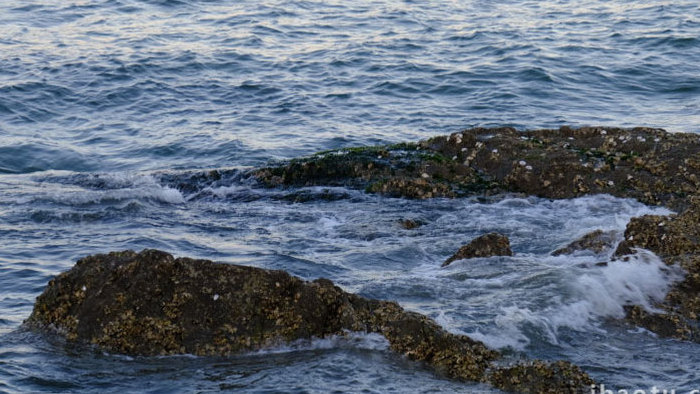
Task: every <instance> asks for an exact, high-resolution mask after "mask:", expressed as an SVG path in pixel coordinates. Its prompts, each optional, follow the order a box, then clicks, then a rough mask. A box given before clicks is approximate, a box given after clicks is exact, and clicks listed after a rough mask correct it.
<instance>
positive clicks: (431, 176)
mask: <svg viewBox="0 0 700 394" xmlns="http://www.w3.org/2000/svg"><path fill="white" fill-rule="evenodd" d="M252 174H253V175H254V176H255V177H256V178H257V179H259V180H260V181H261V182H262V183H263V184H265V185H267V186H310V185H344V186H351V187H357V188H364V189H365V190H367V191H369V192H375V193H381V194H386V195H390V196H399V197H408V198H431V197H458V196H468V195H474V194H495V193H502V192H509V193H524V194H527V195H534V196H539V197H546V198H572V197H578V196H582V195H588V194H597V193H607V194H611V195H614V196H618V197H627V198H635V199H637V200H639V201H642V202H644V203H647V204H653V205H660V204H663V205H666V206H668V207H671V208H672V209H683V208H685V204H686V199H687V197H688V196H689V195H692V194H696V193H697V190H698V187H699V186H700V137H698V135H697V134H683V133H667V132H665V131H663V130H661V129H650V128H634V129H620V128H603V127H584V128H579V129H571V128H568V127H562V128H560V129H559V130H534V131H524V132H520V131H517V130H515V129H512V128H494V129H485V128H477V129H470V130H465V131H462V132H458V133H454V134H451V135H449V136H441V137H434V138H431V139H429V140H426V141H421V142H419V143H417V144H398V145H393V146H385V147H368V148H353V149H345V150H338V151H330V152H323V153H319V154H317V155H315V156H312V157H308V158H302V159H296V160H292V161H291V162H289V163H286V164H282V165H279V166H273V167H267V168H262V169H258V170H255V171H253V172H252Z"/></svg>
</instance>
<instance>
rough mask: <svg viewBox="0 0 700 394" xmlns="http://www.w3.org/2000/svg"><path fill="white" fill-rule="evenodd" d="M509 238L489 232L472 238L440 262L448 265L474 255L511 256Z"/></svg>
mask: <svg viewBox="0 0 700 394" xmlns="http://www.w3.org/2000/svg"><path fill="white" fill-rule="evenodd" d="M512 255H513V251H512V250H511V249H510V240H509V239H508V237H506V236H505V235H502V234H498V233H489V234H485V235H482V236H480V237H478V238H475V239H473V240H472V241H471V242H469V244H467V245H465V246H462V247H461V248H460V249H459V250H458V251H457V253H455V254H454V255H452V257H450V258H449V259H447V260H445V262H444V263H442V266H443V267H444V266H446V265H450V263H452V262H453V261H455V260H462V259H471V258H474V257H491V256H512Z"/></svg>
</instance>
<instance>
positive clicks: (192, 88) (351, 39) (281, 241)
mask: <svg viewBox="0 0 700 394" xmlns="http://www.w3.org/2000/svg"><path fill="white" fill-rule="evenodd" d="M698 64H700V5H699V4H698V3H697V2H695V1H689V0H679V1H664V0H648V1H627V0H620V1H602V0H583V1H579V2H568V1H563V0H559V1H557V0H547V1H529V0H515V1H511V2H502V3H500V4H499V3H496V2H490V1H479V0H472V1H467V0H465V1H459V0H451V1H447V0H438V1H433V2H415V1H408V0H407V1H392V0H383V1H379V0H377V1H363V2H339V1H256V2H253V1H238V2H225V1H217V0H210V1H204V0H200V1H196V0H72V1H49V0H43V1H39V0H8V1H3V2H1V3H0V392H4V391H7V392H26V391H51V392H56V391H65V392H76V391H80V392H114V391H124V390H127V391H148V392H170V391H198V392H202V391H218V390H230V391H249V392H274V391H284V392H289V391H291V392H328V391H338V392H407V391H409V392H452V391H462V392H473V391H494V390H493V389H491V388H489V387H485V386H481V385H476V384H469V383H467V384H465V383H459V382H451V381H447V380H444V379H442V378H440V377H438V376H436V375H434V374H433V373H432V372H431V371H430V370H429V369H428V368H426V367H425V366H423V365H421V364H418V363H413V362H410V361H408V360H406V359H405V358H403V357H401V356H398V355H395V354H393V353H392V352H390V351H389V350H388V348H387V344H386V343H385V342H384V341H383V340H382V339H381V338H378V337H375V336H372V335H364V336H363V335H357V336H351V337H348V338H328V339H322V340H316V341H311V342H300V343H294V344H290V345H289V346H287V347H284V348H278V349H270V350H269V351H265V352H261V353H255V354H246V355H241V356H238V357H234V358H225V359H212V358H196V357H190V356H183V357H168V358H129V357H124V356H119V355H110V354H101V353H92V352H87V353H86V351H85V349H77V348H73V347H71V346H69V345H66V344H64V343H60V342H57V341H55V340H52V339H47V338H44V337H40V336H37V335H35V334H31V333H27V332H24V331H22V330H19V327H20V325H21V323H22V321H23V320H24V319H26V318H27V316H29V314H30V312H31V308H32V305H33V302H34V298H35V297H36V296H37V295H38V294H40V293H41V291H42V289H43V288H44V286H45V285H46V283H47V282H48V280H49V279H50V278H51V277H52V276H54V275H56V274H57V273H59V272H62V271H64V270H67V269H69V268H70V267H71V266H72V265H73V263H74V262H75V260H77V259H78V258H80V257H82V256H85V255H88V254H93V253H100V252H107V251H111V250H122V249H135V250H141V249H143V248H159V249H164V250H167V251H170V252H172V253H174V254H176V255H179V256H191V257H202V258H209V259H214V260H218V261H225V262H232V263H238V264H247V265H254V266H260V267H267V268H276V269H285V270H287V271H290V272H292V273H293V274H296V275H299V276H301V277H304V278H307V279H313V278H317V277H320V276H323V277H328V278H330V279H332V280H334V281H335V282H337V283H338V284H339V285H340V286H342V287H343V288H344V289H346V290H348V291H353V292H358V293H360V294H363V295H366V296H370V297H376V298H381V299H392V300H396V301H398V302H399V303H401V304H402V305H403V306H404V307H406V308H408V309H411V310H416V311H419V312H422V313H426V314H428V315H430V316H432V317H433V318H435V319H436V320H437V321H438V322H439V323H440V324H442V325H443V326H445V327H446V328H447V329H449V330H450V331H452V332H458V333H466V334H468V335H471V336H473V337H475V338H477V339H480V340H483V341H485V342H486V343H487V344H489V345H490V346H493V347H496V348H499V349H502V350H504V352H506V353H507V354H508V355H509V357H511V358H513V359H515V358H518V357H539V358H543V359H548V360H555V359H567V360H571V361H573V362H575V363H577V364H578V365H580V366H582V367H583V368H584V369H585V370H586V371H588V372H589V373H590V374H591V375H592V376H593V377H594V378H595V379H597V380H598V381H600V382H603V383H605V384H606V386H608V387H618V388H627V389H646V390H649V389H650V388H651V387H652V386H656V387H658V388H667V389H673V388H676V389H678V390H679V392H682V391H681V390H688V391H689V390H691V389H700V371H698V370H697V367H696V366H697V365H698V364H699V363H700V355H699V354H700V352H698V348H697V345H693V344H687V343H681V342H677V341H672V340H662V339H658V338H655V337H654V336H653V335H652V334H650V333H648V332H645V331H643V330H638V329H635V328H633V327H629V326H626V325H624V324H621V323H619V322H617V321H616V320H615V319H614V318H616V317H619V316H620V315H621V313H622V310H621V308H622V306H623V305H625V304H626V303H629V302H634V303H642V304H649V305H650V303H651V302H652V301H653V300H654V299H658V298H661V297H663V294H664V292H665V291H666V290H667V288H668V286H669V285H670V284H671V283H672V282H673V281H675V280H678V278H679V277H680V275H681V273H678V272H675V271H669V270H666V269H664V268H663V266H662V265H661V263H660V262H659V261H658V259H657V258H656V257H655V256H652V255H646V254H641V255H639V256H638V257H637V258H638V259H639V261H640V266H641V267H643V268H638V267H637V268H635V269H634V270H630V268H629V266H628V265H618V264H614V263H613V264H610V265H609V266H608V267H595V268H591V267H592V266H594V264H593V263H595V262H597V261H599V260H600V259H605V258H606V256H595V255H589V254H585V253H584V254H581V255H576V256H573V257H551V256H549V253H550V252H551V251H552V250H554V249H556V248H557V247H560V246H562V245H565V244H567V243H568V242H570V241H571V240H573V239H575V238H576V237H578V236H580V235H583V234H585V233H586V232H588V231H590V230H593V229H599V228H601V229H606V230H619V231H621V230H623V229H624V227H625V225H626V223H627V221H628V220H629V219H630V218H631V217H633V216H638V215H641V214H645V213H667V211H664V210H662V209H659V208H650V207H645V206H643V205H641V204H639V203H637V202H634V201H630V200H624V199H617V198H612V197H609V196H593V197H585V198H580V199H575V200H571V201H554V202H553V201H548V200H541V199H535V198H528V199H523V198H513V197H503V198H500V199H496V200H493V201H481V200H476V199H464V200H434V201H407V200H400V199H390V198H383V197H379V196H373V195H365V194H363V193H361V192H357V191H352V190H345V189H342V188H340V189H339V188H332V189H323V188H307V189H303V190H301V192H302V193H304V194H305V195H306V196H307V197H309V198H308V200H309V201H306V202H294V200H295V196H296V193H298V192H299V191H298V190H296V191H295V190H286V191H285V190H264V189H259V188H256V187H255V186H254V185H251V184H249V183H247V182H246V181H244V180H242V179H241V178H240V177H239V176H238V174H239V170H240V169H244V168H247V167H250V166H260V165H264V164H265V163H268V162H269V161H271V160H279V159H288V158H292V157H295V156H300V155H305V154H310V153H313V152H315V151H319V150H326V149H335V148H340V147H348V146H357V145H368V144H379V143H393V142H399V141H406V140H417V139H420V138H426V137H430V136H434V135H440V134H447V133H450V132H454V131H458V130H460V129H463V128H467V127H472V126H514V127H518V128H521V129H528V128H541V127H558V126H560V125H564V124H567V125H573V126H581V125H612V126H650V127H661V128H665V129H667V130H669V131H685V132H693V133H700V68H699V67H698ZM211 169H225V170H226V171H225V174H226V176H224V178H223V179H221V180H219V181H217V182H214V183H206V182H199V183H197V181H195V180H193V179H194V178H191V177H190V176H189V174H190V173H191V171H195V172H196V171H198V170H211ZM183 184H184V185H185V186H186V187H183ZM329 194H330V195H332V196H335V197H337V198H330V199H328V198H324V199H314V198H313V197H314V196H315V195H323V196H325V197H328V195H329ZM405 217H410V218H415V219H420V220H422V221H424V222H425V223H427V224H426V225H425V226H423V227H420V228H418V229H416V230H412V231H407V230H404V229H402V228H400V227H399V226H398V225H397V224H396V222H397V220H399V219H401V218H405ZM487 231H499V232H502V233H505V234H507V235H508V236H509V237H510V238H511V242H512V245H513V249H514V251H515V256H514V257H509V258H505V257H504V258H492V259H483V260H480V261H476V262H471V263H469V264H467V263H455V264H453V265H451V266H450V267H448V268H447V269H440V268H439V266H440V263H441V262H442V261H443V260H444V259H445V258H446V257H447V256H449V255H450V254H451V253H452V252H454V250H456V248H458V247H459V246H460V245H462V244H463V243H465V242H466V241H468V240H469V239H470V238H472V237H474V236H476V235H479V234H481V233H483V232H487Z"/></svg>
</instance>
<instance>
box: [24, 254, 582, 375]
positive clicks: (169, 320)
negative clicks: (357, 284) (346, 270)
mask: <svg viewBox="0 0 700 394" xmlns="http://www.w3.org/2000/svg"><path fill="white" fill-rule="evenodd" d="M25 326H26V327H28V328H30V329H34V330H40V331H51V332H56V333H59V334H62V335H63V336H64V337H65V338H66V339H68V340H69V341H73V342H77V343H86V344H91V345H93V346H96V347H97V348H99V349H101V350H105V351H109V352H115V353H123V354H130V355H146V356H148V355H164V354H183V353H190V354H197V355H229V354H234V353H240V352H246V351H251V350H256V349H260V348H264V347H269V346H274V345H277V344H281V343H285V342H289V341H293V340H296V339H302V338H314V337H326V336H329V335H343V333H345V332H347V331H348V330H350V331H363V332H376V333H380V334H382V335H383V336H384V337H386V339H387V340H388V342H389V344H390V348H391V349H392V350H394V351H396V352H398V353H400V354H403V355H406V356H407V357H408V358H410V359H412V360H417V361H422V362H425V363H426V364H427V365H429V366H430V367H432V368H433V369H434V370H435V371H436V372H437V373H439V374H441V375H443V376H446V377H449V378H452V379H458V380H465V381H479V382H488V381H489V374H490V373H492V372H493V371H497V370H498V368H499V367H497V366H494V364H493V363H494V361H496V360H498V359H500V358H501V355H500V354H499V353H498V352H497V351H494V350H491V349H488V348H487V347H486V346H485V345H484V344H483V343H481V342H479V341H476V340H473V339H471V338H469V337H467V336H465V335H456V334H451V333H449V332H447V331H445V330H444V329H442V328H441V327H440V326H439V325H438V324H437V323H435V322H434V321H433V320H431V319H430V318H428V317H426V316H423V315H421V314H418V313H415V312H408V311H405V310H404V309H403V308H401V306H399V305H398V304H396V303H394V302H388V301H379V300H372V299H367V298H363V297H360V296H357V295H354V294H351V293H347V292H345V291H343V290H342V289H340V288H339V287H337V286H335V285H333V283H332V282H331V281H330V280H327V279H317V280H315V281H312V282H307V281H304V280H301V279H299V278H296V277H294V276H291V275H289V274H288V273H286V272H284V271H271V270H265V269H260V268H254V267H244V266H239V265H232V264H221V263H214V262H211V261H207V260H193V259H188V258H174V257H173V256H171V255H170V254H168V253H165V252H161V251H158V250H144V251H143V252H141V253H135V252H132V251H125V252H115V253H109V254H103V255H94V256H89V257H86V258H83V259H81V260H79V261H78V262H77V263H76V265H75V266H74V267H73V268H72V269H71V270H69V271H67V272H65V273H62V274H60V275H58V276H57V277H56V278H54V279H52V280H51V281H50V283H49V285H48V287H47V288H46V290H45V291H44V293H43V294H41V295H40V296H39V297H38V298H37V301H36V304H35V306H34V311H33V312H32V314H31V316H30V317H29V319H28V320H27V321H26V322H25ZM537 365H539V366H540V367H539V368H541V369H543V370H544V371H548V370H549V369H550V368H551V371H550V372H548V373H545V374H544V375H542V376H543V379H544V380H543V381H539V382H537V383H532V384H536V385H535V386H533V387H538V388H539V387H552V388H553V389H554V388H558V387H561V383H560V378H558V377H556V375H557V373H556V371H558V369H559V367H557V365H558V364H556V363H555V364H552V367H550V364H547V363H544V362H539V361H538V362H537ZM584 375H585V374H584ZM584 375H582V376H584ZM585 376H586V377H587V375H585ZM548 379H549V380H548ZM588 379H590V378H588ZM549 381H551V382H552V383H551V386H550V385H549V383H548V382H549ZM587 381H588V380H586V382H587ZM581 382H584V380H581ZM528 384H530V383H528ZM523 387H524V386H523Z"/></svg>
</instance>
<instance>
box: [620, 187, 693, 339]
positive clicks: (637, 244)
mask: <svg viewBox="0 0 700 394" xmlns="http://www.w3.org/2000/svg"><path fill="white" fill-rule="evenodd" d="M688 205H689V206H688V208H687V209H686V210H685V211H683V212H682V213H680V214H676V215H669V216H654V215H646V216H642V217H638V218H633V219H632V220H631V221H630V223H629V224H628V225H627V229H626V230H625V239H624V241H622V242H621V243H620V245H619V246H618V248H617V250H616V251H615V254H616V255H617V256H618V257H622V258H624V256H625V255H628V254H630V253H632V252H633V251H634V249H635V248H643V249H648V250H651V251H652V252H654V253H655V254H656V255H658V256H659V257H661V259H662V260H663V261H664V262H665V263H666V264H668V265H673V264H679V265H680V266H681V267H682V268H683V269H684V270H685V271H686V276H685V278H684V279H683V280H682V281H681V282H679V283H677V284H676V285H675V286H674V287H673V288H672V289H671V291H670V292H669V293H668V295H667V296H666V300H665V302H664V303H663V304H661V305H659V307H660V308H663V309H664V310H665V312H664V313H657V314H651V313H646V312H643V311H640V310H639V308H636V309H630V310H628V319H629V320H631V321H632V322H634V323H636V324H639V325H641V326H643V327H645V328H647V329H649V330H650V331H653V332H655V333H657V334H659V335H661V336H670V337H674V338H678V339H684V340H694V341H696V342H700V335H699V334H698V333H700V330H698V317H699V316H700V196H694V197H690V198H689V199H688Z"/></svg>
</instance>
